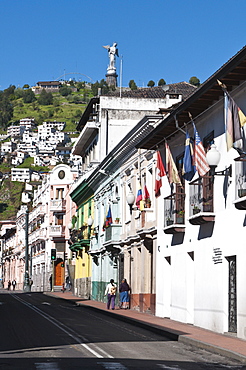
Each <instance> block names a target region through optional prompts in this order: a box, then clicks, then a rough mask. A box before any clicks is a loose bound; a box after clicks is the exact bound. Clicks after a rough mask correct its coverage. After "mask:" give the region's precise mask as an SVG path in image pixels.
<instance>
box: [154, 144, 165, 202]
mask: <svg viewBox="0 0 246 370" xmlns="http://www.w3.org/2000/svg"><path fill="white" fill-rule="evenodd" d="M163 176H166V171H165V168H164V165H163V162H162V159H161V153H160V152H159V150H158V151H157V164H156V177H155V196H156V197H159V196H160V195H161V192H160V189H161V186H162V181H161V178H162V177H163Z"/></svg>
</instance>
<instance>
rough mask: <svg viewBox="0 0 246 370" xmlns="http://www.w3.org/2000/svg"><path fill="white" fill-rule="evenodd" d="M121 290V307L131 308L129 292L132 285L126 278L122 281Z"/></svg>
mask: <svg viewBox="0 0 246 370" xmlns="http://www.w3.org/2000/svg"><path fill="white" fill-rule="evenodd" d="M119 292H120V308H124V309H125V310H126V309H127V308H129V300H130V299H129V292H130V287H129V285H128V284H127V281H126V279H122V282H121V284H120V287H119Z"/></svg>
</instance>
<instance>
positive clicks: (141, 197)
mask: <svg viewBox="0 0 246 370" xmlns="http://www.w3.org/2000/svg"><path fill="white" fill-rule="evenodd" d="M142 200H143V195H142V188H141V185H140V184H139V189H138V193H137V198H136V206H137V207H138V209H140V203H141V201H142Z"/></svg>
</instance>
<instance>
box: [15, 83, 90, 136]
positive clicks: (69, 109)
mask: <svg viewBox="0 0 246 370" xmlns="http://www.w3.org/2000/svg"><path fill="white" fill-rule="evenodd" d="M52 97H53V102H52V104H47V105H43V104H40V103H39V96H38V95H36V96H35V98H36V99H35V100H34V101H32V102H30V103H25V101H24V98H23V97H20V98H17V99H15V100H13V101H12V103H13V107H14V111H13V118H12V120H11V122H14V123H18V122H19V120H20V119H22V118H35V121H36V122H37V123H38V124H41V123H43V122H44V121H54V120H56V121H61V122H66V128H65V131H75V130H76V122H77V121H78V120H79V119H80V117H81V115H82V114H83V112H84V110H85V107H86V104H87V102H88V100H89V99H90V98H91V97H92V92H91V90H89V89H83V91H81V90H79V91H76V92H71V93H70V94H69V95H67V96H62V95H61V94H60V93H52Z"/></svg>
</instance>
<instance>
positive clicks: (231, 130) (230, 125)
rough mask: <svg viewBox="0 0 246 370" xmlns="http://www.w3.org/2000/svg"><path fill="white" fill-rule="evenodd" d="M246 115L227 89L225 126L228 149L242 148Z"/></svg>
mask: <svg viewBox="0 0 246 370" xmlns="http://www.w3.org/2000/svg"><path fill="white" fill-rule="evenodd" d="M245 123H246V117H245V115H244V114H243V112H242V111H241V109H240V108H239V107H238V106H237V104H236V103H235V101H234V100H233V99H232V97H231V96H230V95H229V94H228V92H227V91H225V126H226V144H227V151H228V150H230V149H231V148H233V147H235V148H240V149H242V146H243V143H242V127H243V126H244V125H245Z"/></svg>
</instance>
